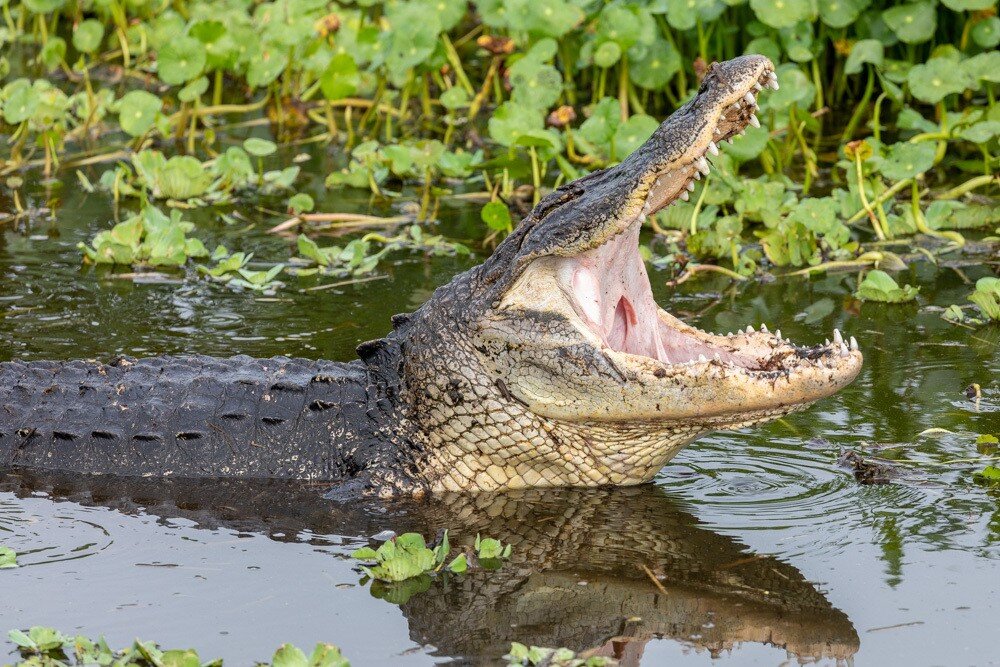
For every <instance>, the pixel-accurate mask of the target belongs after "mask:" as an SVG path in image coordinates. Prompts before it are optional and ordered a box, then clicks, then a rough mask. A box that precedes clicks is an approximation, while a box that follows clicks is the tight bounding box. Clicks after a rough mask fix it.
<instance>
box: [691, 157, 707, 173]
mask: <svg viewBox="0 0 1000 667" xmlns="http://www.w3.org/2000/svg"><path fill="white" fill-rule="evenodd" d="M694 166H695V167H697V168H698V171H700V172H701V173H703V174H705V175H706V176H708V173H709V169H708V160H706V159H705V158H704V157H700V158H698V159H697V160H695V161H694Z"/></svg>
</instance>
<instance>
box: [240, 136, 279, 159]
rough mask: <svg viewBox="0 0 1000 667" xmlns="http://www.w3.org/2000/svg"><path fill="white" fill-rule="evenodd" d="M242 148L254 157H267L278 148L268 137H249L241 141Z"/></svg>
mask: <svg viewBox="0 0 1000 667" xmlns="http://www.w3.org/2000/svg"><path fill="white" fill-rule="evenodd" d="M243 148H244V149H245V150H246V152H247V153H249V154H250V155H253V156H254V157H267V156H268V155H273V154H274V153H275V152H276V151H277V150H278V145H277V144H276V143H274V142H273V141H271V140H269V139H261V138H260V137H249V138H248V139H245V140H244V141H243Z"/></svg>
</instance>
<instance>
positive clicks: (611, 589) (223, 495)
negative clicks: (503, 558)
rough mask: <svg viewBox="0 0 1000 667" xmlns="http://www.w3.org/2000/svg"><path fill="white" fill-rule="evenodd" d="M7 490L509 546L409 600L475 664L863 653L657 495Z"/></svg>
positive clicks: (116, 486) (793, 578)
mask: <svg viewBox="0 0 1000 667" xmlns="http://www.w3.org/2000/svg"><path fill="white" fill-rule="evenodd" d="M0 490H10V491H14V492H15V493H18V494H29V493H34V492H38V491H44V492H47V493H48V494H50V495H51V496H52V497H53V498H55V499H66V500H72V501H75V502H79V503H82V504H85V505H88V504H97V505H102V506H106V507H110V508H113V509H117V510H119V511H123V512H126V513H131V512H136V511H139V510H142V511H144V512H147V513H152V514H154V515H156V516H160V517H163V518H164V519H166V518H172V517H184V518H187V519H190V520H192V521H194V522H196V523H197V524H198V525H199V526H201V527H204V528H218V527H227V528H231V529H237V530H243V531H255V532H261V533H265V534H269V535H276V534H277V535H283V536H284V537H282V538H276V539H295V537H294V536H295V535H298V534H300V533H301V531H309V532H310V533H312V534H313V535H315V534H317V533H318V534H332V533H337V534H371V533H373V532H375V531H378V530H383V529H385V528H391V529H393V530H396V531H397V532H402V531H406V530H416V531H420V532H423V533H424V534H425V535H426V534H434V533H436V532H437V531H439V530H442V529H444V528H446V527H447V528H450V529H451V535H452V540H453V542H454V543H457V544H461V543H468V542H469V541H471V539H472V538H474V536H475V534H476V533H477V532H479V533H482V534H484V535H490V536H492V537H497V538H499V539H501V540H502V541H503V542H511V543H513V545H514V550H513V556H512V558H511V560H510V561H508V562H507V563H506V564H505V565H504V567H503V569H502V570H500V571H499V572H484V571H478V572H472V573H469V574H467V575H465V576H464V577H451V578H449V579H448V580H447V581H442V582H440V583H437V584H435V586H434V587H432V588H431V589H430V590H429V591H427V592H425V593H422V594H418V595H416V596H414V597H413V598H411V599H410V600H409V601H407V602H405V603H404V604H403V605H402V610H403V612H404V614H405V615H406V617H407V619H408V621H409V627H410V635H411V638H412V639H413V640H414V641H417V642H420V643H422V644H430V645H432V646H434V647H436V650H437V651H438V652H439V653H440V654H442V655H448V656H454V657H459V658H461V659H464V660H469V661H472V662H478V661H484V662H487V661H495V660H496V659H497V657H499V656H500V655H502V654H503V653H504V652H505V651H506V649H507V648H508V647H509V645H510V642H511V641H512V640H516V641H520V642H523V643H528V644H536V645H542V646H568V647H570V648H572V649H574V650H587V651H589V652H591V653H598V654H602V655H611V656H614V657H617V658H619V659H620V660H622V663H623V664H626V665H628V664H638V663H639V660H640V658H641V655H642V652H643V649H644V647H645V644H646V642H647V641H649V640H650V639H653V638H658V637H666V638H671V639H674V640H676V641H679V642H681V643H683V644H684V645H687V646H690V647H693V648H694V649H696V650H708V651H710V652H712V653H717V652H720V651H722V650H725V649H729V648H733V647H735V646H736V645H738V644H740V643H743V642H760V643H765V644H769V645H774V646H778V647H783V648H785V649H786V650H788V651H789V652H790V653H792V654H794V655H796V656H797V657H798V658H799V659H800V660H810V659H817V658H824V657H825V658H834V659H846V658H849V657H850V656H852V655H853V654H854V653H855V652H856V651H857V649H858V641H859V640H858V635H857V632H856V631H855V629H854V626H853V625H852V623H851V621H850V619H848V618H847V616H846V615H845V614H844V613H843V612H841V611H840V610H838V609H835V608H834V607H832V606H831V605H830V603H829V601H827V599H826V598H825V597H824V596H823V594H822V593H820V592H818V591H817V590H816V589H815V588H814V586H813V585H812V584H811V583H809V582H808V581H806V580H805V579H804V578H803V577H802V574H801V573H800V572H799V571H798V570H796V569H795V568H794V567H792V566H791V565H788V564H786V563H782V562H780V561H778V560H776V559H775V558H772V557H769V556H762V555H754V554H751V553H748V551H747V549H746V547H745V546H744V545H742V544H740V543H739V542H737V541H736V540H734V539H732V538H730V537H727V536H724V535H719V534H717V533H713V532H712V531H711V530H708V529H706V528H705V527H703V526H700V525H698V522H697V519H695V518H694V517H693V516H691V515H690V514H689V513H687V512H685V511H684V510H683V509H681V508H680V507H679V506H678V504H677V503H676V502H675V501H674V500H673V499H671V498H670V497H669V496H668V495H667V494H666V493H664V492H663V491H662V490H661V489H659V488H657V487H655V486H651V485H647V486H643V487H637V488H628V489H613V490H533V491H530V492H523V493H516V494H513V493H508V494H503V495H489V496H485V495H479V496H461V495H453V496H448V497H439V498H435V499H433V500H432V501H428V502H424V503H419V504H416V503H414V504H405V505H398V504H397V505H394V506H393V507H392V508H391V509H390V510H389V511H388V512H387V511H386V509H385V508H384V507H378V508H372V507H366V508H359V507H357V506H352V507H345V506H341V505H331V504H330V503H329V502H328V501H324V500H322V499H321V498H320V497H319V495H318V493H317V492H316V491H315V490H312V489H308V488H304V487H302V486H301V485H294V484H288V483H275V482H260V481H258V482H252V481H239V480H222V481H212V482H207V483H206V482H204V481H201V482H198V481H186V480H153V479H115V478H89V479H88V478H81V477H73V476H56V475H47V474H44V473H41V474H40V473H30V474H29V473H18V474H17V475H9V476H8V477H6V478H3V479H0ZM373 509H378V510H379V511H372V510H373ZM646 569H648V570H649V571H650V573H652V574H653V575H654V576H656V577H657V579H658V580H659V581H661V582H662V586H663V587H664V588H665V589H666V594H663V592H662V591H660V590H659V589H658V588H657V587H656V585H655V584H654V583H653V582H652V580H651V578H650V575H649V574H648V573H647V572H646Z"/></svg>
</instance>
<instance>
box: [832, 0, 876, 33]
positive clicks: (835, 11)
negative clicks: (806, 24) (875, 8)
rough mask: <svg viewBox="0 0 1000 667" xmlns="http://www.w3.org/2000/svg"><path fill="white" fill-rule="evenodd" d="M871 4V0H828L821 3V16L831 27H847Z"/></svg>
mask: <svg viewBox="0 0 1000 667" xmlns="http://www.w3.org/2000/svg"><path fill="white" fill-rule="evenodd" d="M869 4H871V0H826V1H825V2H820V3H819V17H820V19H821V20H822V21H823V23H825V24H827V25H828V26H830V27H831V28H846V27H847V26H849V25H851V24H852V23H854V22H855V21H857V20H858V16H860V15H861V12H862V11H864V10H865V9H866V8H867V7H868V5H869Z"/></svg>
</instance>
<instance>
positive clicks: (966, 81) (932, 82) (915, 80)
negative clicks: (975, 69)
mask: <svg viewBox="0 0 1000 667" xmlns="http://www.w3.org/2000/svg"><path fill="white" fill-rule="evenodd" d="M906 81H907V83H908V84H909V86H910V92H911V93H913V96H914V97H916V98H917V99H918V100H920V101H922V102H927V103H928V104H937V103H938V102H940V101H941V100H943V99H944V98H945V97H946V96H948V95H952V94H954V93H960V92H962V91H963V90H965V89H966V88H970V87H972V85H973V81H972V80H971V77H969V76H968V75H967V74H966V72H965V71H964V70H963V69H962V68H961V67H956V65H955V63H954V62H953V61H952V60H950V59H948V58H931V59H930V60H928V61H927V62H926V63H924V64H922V65H915V66H914V67H913V69H911V70H910V74H909V76H907V77H906Z"/></svg>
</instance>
